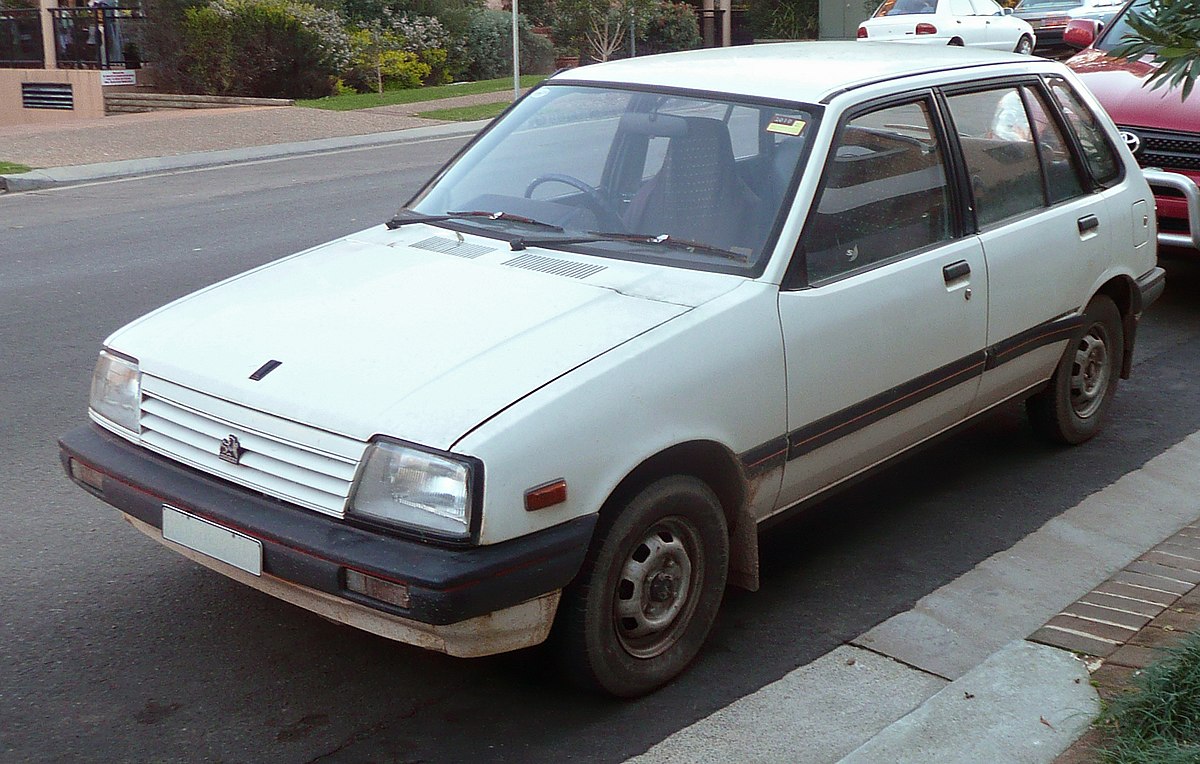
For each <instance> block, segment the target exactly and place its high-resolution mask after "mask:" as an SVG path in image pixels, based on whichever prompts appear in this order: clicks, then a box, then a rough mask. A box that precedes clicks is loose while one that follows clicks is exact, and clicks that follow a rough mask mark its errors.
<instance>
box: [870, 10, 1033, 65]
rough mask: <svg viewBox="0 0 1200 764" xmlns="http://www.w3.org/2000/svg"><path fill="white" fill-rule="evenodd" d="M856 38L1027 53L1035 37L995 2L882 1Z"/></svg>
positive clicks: (1027, 26)
mask: <svg viewBox="0 0 1200 764" xmlns="http://www.w3.org/2000/svg"><path fill="white" fill-rule="evenodd" d="M858 39H859V40H871V41H874V42H914V43H925V44H927V45H961V46H966V47H970V48H991V49H992V50H1009V51H1014V52H1016V53H1023V54H1029V53H1033V49H1034V47H1035V46H1036V45H1037V34H1036V33H1035V32H1034V31H1033V27H1032V26H1030V25H1029V23H1028V22H1026V21H1024V20H1023V19H1019V18H1017V17H1016V16H1013V15H1012V9H1011V8H1004V7H1002V6H1001V5H1000V4H999V3H997V2H995V0H884V2H883V3H882V4H881V5H880V6H879V7H878V8H876V9H875V13H873V14H872V15H871V18H869V19H867V20H866V21H864V22H863V23H862V24H859V26H858Z"/></svg>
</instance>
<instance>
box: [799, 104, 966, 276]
mask: <svg viewBox="0 0 1200 764" xmlns="http://www.w3.org/2000/svg"><path fill="white" fill-rule="evenodd" d="M952 230H953V229H952V226H951V217H950V194H949V189H948V187H947V183H946V168H945V158H944V155H943V152H942V150H941V147H940V146H939V145H938V139H937V134H936V133H935V132H934V129H933V120H932V119H931V118H930V112H929V106H928V103H927V102H926V101H917V102H913V103H909V104H904V105H902V106H892V107H888V108H885V109H880V110H879V111H874V112H870V113H868V114H863V115H861V116H858V117H854V118H853V119H851V120H850V121H849V122H847V123H846V124H845V125H843V126H842V128H841V131H840V133H839V134H838V137H837V139H836V140H835V142H834V146H833V148H832V151H831V156H830V159H829V161H828V162H827V163H826V165H825V174H824V177H823V178H822V181H821V190H820V191H819V193H818V197H817V199H816V203H815V206H814V207H813V212H812V213H810V215H809V219H808V223H807V224H806V225H805V228H804V234H803V236H802V237H801V247H802V250H803V252H804V255H805V257H806V265H807V268H808V280H809V282H815V281H821V280H824V279H828V278H832V277H834V276H838V275H841V274H843V273H847V272H849V271H853V270H857V269H860V268H864V267H869V266H871V265H873V264H875V263H878V262H881V261H884V260H888V259H890V258H894V257H896V256H898V255H902V254H905V253H907V252H911V251H914V250H917V249H921V248H923V247H927V246H929V245H930V244H934V243H936V242H939V241H944V240H946V239H949V238H950V237H951V235H952Z"/></svg>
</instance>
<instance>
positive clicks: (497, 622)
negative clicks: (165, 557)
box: [59, 425, 596, 655]
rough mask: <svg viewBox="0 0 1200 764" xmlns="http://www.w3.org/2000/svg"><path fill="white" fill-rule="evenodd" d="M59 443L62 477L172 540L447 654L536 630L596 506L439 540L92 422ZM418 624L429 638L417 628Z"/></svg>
mask: <svg viewBox="0 0 1200 764" xmlns="http://www.w3.org/2000/svg"><path fill="white" fill-rule="evenodd" d="M59 449H60V454H59V455H60V459H61V461H62V465H63V468H64V469H65V470H66V472H67V475H68V476H71V474H72V473H71V466H70V465H71V460H76V461H78V462H81V463H82V464H84V465H87V466H88V467H91V468H92V469H94V470H96V471H98V472H99V473H101V474H102V475H103V480H102V487H101V488H100V489H99V490H97V489H96V488H94V487H92V486H89V485H87V484H85V483H83V482H80V481H79V480H76V479H75V478H74V477H72V480H75V482H76V483H77V484H78V485H80V486H81V487H82V488H84V489H85V490H87V491H88V492H89V493H92V494H94V495H96V496H98V497H99V498H101V499H103V500H104V501H105V502H107V503H109V504H111V505H113V506H114V507H116V508H117V509H119V510H120V511H121V512H122V513H124V514H125V515H126V516H127V517H128V518H130V520H131V521H132V522H133V524H134V525H135V527H138V529H139V530H141V531H143V532H144V533H147V534H148V535H150V536H151V537H154V538H156V540H159V541H162V543H164V544H166V545H167V546H169V547H171V548H172V549H175V550H176V551H179V552H181V553H183V554H186V555H187V556H188V557H191V558H192V559H196V560H197V561H198V562H202V563H203V564H205V565H207V566H208V567H211V568H213V569H214V570H218V571H219V572H221V573H223V574H225V575H228V576H230V577H231V578H236V579H238V580H241V581H242V582H243V583H247V584H248V585H251V586H255V587H256V588H259V589H261V590H263V591H267V592H268V593H270V594H273V595H274V596H277V597H280V598H281V599H285V600H287V601H290V602H293V603H294V604H298V605H300V606H302V607H305V608H307V609H309V610H313V611H315V612H319V613H321V614H322V615H325V616H327V617H330V618H333V619H334V620H338V621H342V622H344V623H348V624H350V625H354V626H359V627H360V628H365V629H367V630H368V631H373V632H375V633H380V634H383V636H389V637H391V638H393V639H399V640H400V641H403V642H409V643H414V644H419V645H421V646H423V647H431V648H433V649H439V650H442V651H444V652H449V653H451V654H454V655H484V654H489V653H492V652H501V651H503V650H509V649H515V648H516V647H523V646H526V644H536V643H537V642H538V641H541V640H542V639H544V638H545V635H546V634H545V632H546V631H547V630H548V628H549V622H550V621H551V620H552V619H553V615H554V612H553V611H554V607H553V605H554V603H556V602H557V593H558V592H559V591H560V590H561V589H562V588H563V587H564V586H566V584H567V583H569V582H570V581H571V579H573V578H574V577H575V575H576V573H578V571H579V568H580V566H581V565H582V563H583V557H584V554H585V553H586V551H587V547H588V544H589V542H590V540H591V536H592V530H593V528H594V526H595V523H596V516H595V515H589V516H585V517H581V518H576V519H574V520H571V521H569V522H566V523H563V524H562V525H558V526H555V527H553V528H549V529H547V530H544V531H541V532H539V533H535V534H531V535H529V536H525V537H522V538H518V539H514V540H512V541H507V542H503V543H500V544H492V545H488V546H476V547H464V548H446V547H440V546H435V545H432V544H429V543H424V542H421V541H415V540H410V539H404V538H399V537H396V536H392V535H389V534H386V533H382V532H377V531H371V530H366V529H363V528H358V527H354V526H351V525H348V524H346V523H343V522H340V521H338V520H336V519H333V518H329V517H324V516H321V515H319V514H317V513H314V512H310V511H308V510H305V509H302V508H299V507H295V506H292V505H290V504H288V503H286V502H283V501H279V500H277V499H274V498H270V497H266V496H262V495H260V494H257V493H255V492H253V491H250V490H248V489H245V488H241V487H239V486H235V485H233V484H231V483H227V482H225V481H223V480H220V479H218V478H214V477H212V476H209V475H206V474H204V473H202V472H199V471H197V470H194V469H191V468H189V467H185V466H183V465H180V464H177V463H175V462H172V461H170V460H169V459H166V458H164V457H161V456H158V455H156V454H152V453H150V452H148V451H146V450H144V449H141V448H139V447H137V446H135V445H133V444H132V443H129V442H127V441H125V440H122V439H121V438H119V437H117V436H115V435H113V434H111V433H109V432H107V431H105V430H103V429H101V428H100V427H98V426H96V425H87V426H84V427H80V428H78V429H76V430H72V431H71V432H69V433H67V434H66V435H64V436H63V438H62V439H61V440H60V441H59ZM163 504H170V505H171V506H174V507H178V508H180V509H183V510H185V511H187V512H189V513H192V514H194V515H196V516H198V517H202V518H205V519H207V520H209V521H211V522H214V523H217V524H219V525H222V526H225V527H227V528H230V529H233V530H235V531H238V532H239V533H242V534H245V535H247V536H250V537H252V538H255V539H258V540H259V541H261V542H262V547H263V575H262V576H261V577H259V576H254V575H252V574H248V573H242V571H240V570H237V569H236V568H233V567H231V566H229V565H225V564H224V563H221V562H219V561H217V560H214V559H212V558H208V557H205V556H203V555H198V553H194V552H191V550H186V551H184V549H183V547H179V546H177V545H175V544H172V543H171V542H169V541H164V540H163V539H162V534H161V529H162V507H163ZM347 569H349V570H355V571H359V572H361V573H366V574H368V575H371V576H374V577H377V578H381V579H384V580H386V581H390V582H394V583H398V584H402V585H404V586H405V587H407V590H408V595H409V604H408V606H407V607H403V608H401V607H397V606H395V605H392V604H389V603H386V602H382V601H380V600H375V599H372V598H370V597H366V596H364V595H361V594H357V593H355V592H351V591H347V590H346V588H345V573H346V570H347ZM319 603H323V604H320V606H318V604H319ZM547 606H549V607H547ZM534 613H536V614H537V615H536V616H533V615H531V614H534ZM498 615H503V616H505V617H499V618H498V617H496V616H498ZM530 618H533V620H534V621H537V622H538V627H537V628H535V629H533V630H532V631H531V633H530V634H529V638H528V639H526V640H523V641H522V640H520V639H514V637H513V636H512V635H511V634H510V635H509V636H508V637H506V638H505V639H503V640H500V641H499V642H496V641H494V640H493V641H489V640H488V639H487V635H486V634H483V635H481V634H480V633H479V631H480V630H481V629H482V630H485V631H486V630H487V629H489V628H496V629H505V630H507V631H508V632H512V630H513V629H512V625H513V623H516V622H520V623H526V622H529V619H530ZM514 619H515V620H514ZM523 619H524V620H523ZM368 622H370V623H375V624H376V627H372V626H371V625H369V624H368ZM379 624H391V626H392V627H393V628H391V629H390V630H389V629H383V628H381V627H379ZM543 626H544V628H542V627H543ZM385 632H386V633H385ZM422 634H423V635H426V636H429V637H431V639H422V638H418V637H419V635H422ZM481 637H482V639H481ZM480 645H483V647H480ZM488 645H493V646H494V645H502V646H501V647H500V649H490V648H488Z"/></svg>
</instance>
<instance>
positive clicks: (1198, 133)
mask: <svg viewBox="0 0 1200 764" xmlns="http://www.w3.org/2000/svg"><path fill="white" fill-rule="evenodd" d="M1148 5H1149V2H1148V0H1134V1H1133V2H1132V3H1130V4H1128V5H1126V6H1125V7H1124V8H1122V9H1121V11H1120V13H1118V14H1117V15H1116V16H1114V17H1113V19H1112V20H1111V21H1110V22H1109V23H1108V25H1107V26H1104V25H1102V24H1100V23H1099V22H1097V21H1095V20H1092V19H1075V20H1073V21H1071V23H1070V24H1068V25H1067V30H1066V32H1065V33H1064V40H1065V41H1066V42H1067V44H1069V45H1072V46H1074V47H1076V48H1085V50H1082V51H1080V52H1079V53H1077V54H1076V55H1075V56H1073V57H1072V58H1071V59H1069V60H1068V61H1067V62H1066V63H1067V66H1068V67H1070V68H1071V69H1072V70H1073V71H1074V72H1075V73H1076V74H1077V75H1079V78H1080V79H1082V80H1083V82H1084V84H1086V85H1087V87H1088V88H1089V89H1090V90H1091V91H1092V93H1093V94H1095V96H1096V98H1097V99H1098V100H1099V101H1100V103H1101V104H1102V105H1103V106H1104V108H1105V109H1106V110H1107V111H1108V113H1109V114H1110V115H1111V116H1112V118H1113V121H1114V122H1116V123H1117V126H1118V127H1119V128H1120V130H1121V137H1122V138H1124V139H1125V143H1126V145H1128V146H1129V149H1130V150H1131V151H1132V152H1133V155H1134V157H1135V158H1136V159H1137V161H1138V164H1139V165H1141V166H1142V167H1144V168H1146V169H1150V168H1154V169H1161V170H1166V171H1168V172H1169V173H1178V174H1179V175H1183V176H1185V177H1187V178H1190V179H1191V180H1192V181H1193V184H1200V91H1197V92H1194V93H1192V95H1191V96H1190V97H1189V98H1188V99H1187V100H1186V101H1185V100H1183V99H1181V98H1180V91H1179V89H1178V88H1168V87H1165V86H1164V87H1160V88H1157V89H1151V88H1150V87H1149V86H1147V85H1146V80H1147V79H1149V77H1150V76H1151V75H1152V74H1153V73H1154V71H1155V69H1156V68H1157V67H1156V65H1155V64H1154V63H1153V62H1152V59H1151V57H1146V58H1144V59H1143V60H1141V61H1130V60H1127V59H1120V58H1113V57H1111V56H1110V55H1109V51H1111V50H1112V49H1113V48H1114V47H1116V45H1117V43H1118V42H1119V41H1120V40H1121V38H1122V37H1124V36H1125V34H1126V33H1128V32H1129V31H1130V30H1129V26H1128V23H1127V21H1126V18H1127V17H1128V15H1129V12H1130V11H1131V10H1135V11H1140V10H1144V9H1145V8H1146V7H1147V6H1148ZM1148 179H1149V180H1150V181H1151V185H1152V186H1154V190H1155V197H1154V198H1155V202H1156V203H1157V206H1158V230H1159V244H1160V245H1163V246H1167V247H1181V248H1185V249H1193V250H1200V224H1197V223H1196V222H1193V223H1192V224H1190V225H1189V223H1188V220H1189V212H1190V213H1191V215H1192V217H1191V218H1190V219H1191V220H1192V221H1200V191H1198V190H1197V189H1196V186H1195V185H1190V187H1189V184H1186V183H1178V182H1177V181H1178V178H1176V177H1175V176H1173V175H1168V176H1167V177H1166V178H1165V179H1161V178H1156V177H1154V176H1153V175H1152V176H1149V177H1148ZM1167 183H1171V185H1172V186H1175V187H1168V186H1167ZM1189 208H1190V210H1189Z"/></svg>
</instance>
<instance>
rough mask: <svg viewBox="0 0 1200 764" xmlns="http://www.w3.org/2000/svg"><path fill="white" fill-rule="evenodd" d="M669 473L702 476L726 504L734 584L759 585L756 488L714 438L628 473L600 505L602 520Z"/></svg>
mask: <svg viewBox="0 0 1200 764" xmlns="http://www.w3.org/2000/svg"><path fill="white" fill-rule="evenodd" d="M670 475H690V476H692V477H695V478H697V479H699V480H702V481H703V482H704V483H705V484H707V485H708V487H709V488H711V489H712V491H713V493H714V494H716V496H717V500H718V501H719V502H720V503H721V508H722V510H723V511H724V514H725V523H726V525H727V526H728V528H729V583H731V584H734V585H736V586H739V587H742V588H744V589H749V590H750V591H755V590H757V589H758V525H757V522H756V521H755V520H754V518H753V517H751V516H750V513H749V508H748V504H749V502H748V497H749V496H750V492H751V490H752V485H751V482H750V481H749V480H748V479H747V477H746V473H745V470H744V469H743V467H742V463H741V461H740V460H739V459H738V458H737V456H736V455H735V454H734V453H733V452H732V451H730V450H729V449H728V448H727V447H725V446H724V445H722V444H720V443H717V442H715V441H711V440H693V441H688V442H685V443H679V444H676V445H674V446H671V447H669V448H666V449H663V450H662V451H659V452H658V453H656V454H654V455H653V456H650V457H648V458H647V459H645V460H643V461H642V462H641V463H640V464H638V465H637V466H636V467H635V468H633V470H632V471H630V472H629V474H627V475H626V476H625V477H624V478H622V479H621V481H620V482H619V483H618V484H617V486H616V488H614V489H613V491H612V493H611V494H609V497H608V499H607V500H605V502H604V505H603V506H602V507H601V508H600V516H601V521H602V522H603V519H604V518H605V517H606V516H609V515H611V514H612V513H614V512H619V511H620V509H621V507H622V506H624V505H625V503H626V502H628V501H629V500H630V499H632V498H633V497H634V496H635V495H636V494H637V493H638V491H640V490H642V489H643V488H645V487H646V486H648V485H650V484H651V483H653V482H654V481H655V480H659V479H661V478H664V477H668V476H670Z"/></svg>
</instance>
